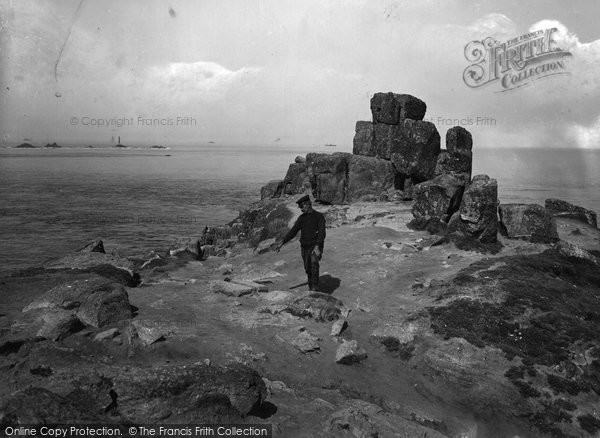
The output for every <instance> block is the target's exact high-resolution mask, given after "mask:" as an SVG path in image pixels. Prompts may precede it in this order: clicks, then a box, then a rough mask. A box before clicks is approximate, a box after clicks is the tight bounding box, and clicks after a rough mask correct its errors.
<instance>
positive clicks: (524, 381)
mask: <svg viewBox="0 0 600 438" xmlns="http://www.w3.org/2000/svg"><path fill="white" fill-rule="evenodd" d="M439 291H440V295H439V300H440V305H439V306H435V307H430V308H428V311H429V315H430V317H431V327H432V328H433V330H434V331H435V332H436V333H438V334H440V335H442V336H444V337H445V338H453V337H460V338H464V339H466V340H467V341H468V342H470V343H471V344H473V345H475V346H477V347H481V348H483V347H486V346H491V347H496V348H499V349H501V350H502V351H503V352H504V354H505V355H506V358H507V359H509V360H513V359H517V360H519V361H520V362H521V363H522V364H523V365H522V366H520V367H513V368H511V369H509V370H508V371H507V372H506V374H505V376H506V377H507V378H508V379H509V380H510V381H511V382H513V384H514V385H515V386H516V388H517V389H518V391H519V392H520V394H521V395H522V396H523V397H526V398H530V399H535V400H537V402H536V405H537V409H534V410H533V411H532V412H530V413H529V414H527V415H528V416H529V420H530V421H531V422H532V424H534V425H535V426H536V427H538V429H540V430H541V431H543V432H548V433H550V432H551V433H559V432H558V431H559V429H555V427H554V426H553V423H554V422H559V421H566V420H569V421H570V419H571V415H569V414H566V413H564V411H572V410H573V406H576V405H577V403H578V402H577V401H576V400H575V399H571V398H569V396H573V397H574V396H576V395H577V394H579V393H582V392H583V393H589V392H593V393H595V397H596V398H597V397H598V396H600V343H599V342H598V335H597V334H598V332H599V330H600V270H599V269H598V266H597V264H595V263H593V262H592V261H590V260H585V259H581V258H575V257H568V256H564V255H563V254H561V253H560V252H559V251H557V250H555V249H549V250H546V251H545V252H543V253H541V254H533V255H527V256H511V257H503V258H499V259H493V260H485V259H484V260H482V261H480V262H476V263H474V264H472V265H471V266H469V267H468V268H466V269H463V270H462V271H460V272H459V273H458V274H457V275H456V276H455V277H454V279H453V280H452V281H451V282H450V283H448V284H447V285H443V286H440V287H439ZM466 291H468V292H466ZM465 294H466V295H469V296H471V297H473V298H461V296H463V295H465ZM540 374H541V375H542V376H544V377H545V381H544V380H543V379H542V380H540V377H538V376H539V375H540ZM547 388H549V389H551V391H552V393H553V395H554V397H557V398H558V397H561V398H562V399H563V401H562V402H558V401H557V403H562V407H560V408H559V407H557V406H555V405H549V404H548V403H547V402H545V401H544V400H545V398H544V397H542V394H543V393H547ZM557 400H558V399H557ZM557 436H566V435H561V434H559V435H557Z"/></svg>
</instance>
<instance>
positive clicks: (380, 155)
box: [261, 93, 470, 204]
mask: <svg viewBox="0 0 600 438" xmlns="http://www.w3.org/2000/svg"><path fill="white" fill-rule="evenodd" d="M426 109H427V105H425V103H424V102H423V101H422V100H420V99H418V98H416V97H414V96H411V95H408V94H395V93H375V95H374V96H373V98H372V99H371V113H372V117H373V121H372V122H368V121H359V122H357V123H356V134H355V137H354V143H353V153H352V154H349V153H334V154H317V153H311V154H308V155H307V156H306V160H305V162H302V160H301V157H299V158H300V160H299V159H296V162H295V163H292V164H291V165H290V168H289V169H288V172H287V174H286V176H285V178H284V179H283V180H275V181H270V182H269V183H268V184H267V185H266V186H264V187H263V189H262V190H261V199H265V198H278V197H281V196H284V195H295V194H301V193H309V194H311V195H312V196H313V197H314V199H315V200H317V201H320V202H323V203H328V204H345V203H350V202H355V201H364V200H388V199H401V200H409V199H412V192H413V187H414V186H415V185H416V184H419V183H422V182H425V181H428V180H430V179H432V178H433V177H434V176H435V169H436V164H437V160H438V155H439V153H440V135H439V133H438V132H437V129H436V127H435V125H434V124H433V123H430V122H426V121H423V117H424V116H425V111H426ZM469 172H470V166H469Z"/></svg>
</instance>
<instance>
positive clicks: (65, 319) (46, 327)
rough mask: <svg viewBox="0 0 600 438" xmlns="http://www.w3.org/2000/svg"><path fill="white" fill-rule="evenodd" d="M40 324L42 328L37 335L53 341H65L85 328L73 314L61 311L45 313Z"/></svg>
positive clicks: (55, 310) (53, 310)
mask: <svg viewBox="0 0 600 438" xmlns="http://www.w3.org/2000/svg"><path fill="white" fill-rule="evenodd" d="M40 323H41V327H40V329H39V330H38V332H37V333H36V335H37V336H39V337H42V338H45V339H49V340H51V341H60V340H62V339H65V338H66V337H68V336H70V335H71V334H73V333H75V332H77V331H79V330H81V329H82V328H83V324H81V321H79V319H77V317H76V316H75V315H73V313H72V312H69V311H67V310H61V309H51V310H47V311H45V312H43V314H42V315H41V317H40Z"/></svg>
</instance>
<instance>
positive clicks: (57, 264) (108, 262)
mask: <svg viewBox="0 0 600 438" xmlns="http://www.w3.org/2000/svg"><path fill="white" fill-rule="evenodd" d="M99 242H100V241H96V242H92V243H90V244H89V245H86V246H85V247H83V248H82V249H80V250H78V251H75V252H73V253H70V254H67V255H66V256H64V257H61V258H58V259H53V260H50V261H48V262H46V263H45V264H44V265H43V268H44V269H46V270H53V271H54V270H73V271H80V272H94V273H97V274H99V275H101V276H103V277H106V278H112V279H114V280H115V281H119V282H121V283H123V284H125V285H127V286H131V287H134V286H137V285H138V284H139V283H140V277H139V274H137V273H135V272H134V271H133V269H134V263H133V262H132V261H130V260H128V259H126V258H124V257H120V256H118V255H114V254H106V253H103V252H101V249H104V247H103V245H102V246H101V245H100V243H99Z"/></svg>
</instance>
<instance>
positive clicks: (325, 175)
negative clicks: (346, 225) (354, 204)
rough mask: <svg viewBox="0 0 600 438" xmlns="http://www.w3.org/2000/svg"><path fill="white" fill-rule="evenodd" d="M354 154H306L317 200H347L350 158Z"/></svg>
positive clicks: (338, 201) (336, 202)
mask: <svg viewBox="0 0 600 438" xmlns="http://www.w3.org/2000/svg"><path fill="white" fill-rule="evenodd" d="M351 156H352V154H348V153H344V152H336V153H334V154H331V155H329V154H317V153H310V154H308V155H307V156H306V165H307V168H308V176H309V178H310V183H311V187H312V194H313V197H314V198H315V200H318V201H321V202H326V203H330V204H343V203H344V202H345V201H346V187H347V183H348V177H347V175H348V159H349V157H351Z"/></svg>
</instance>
